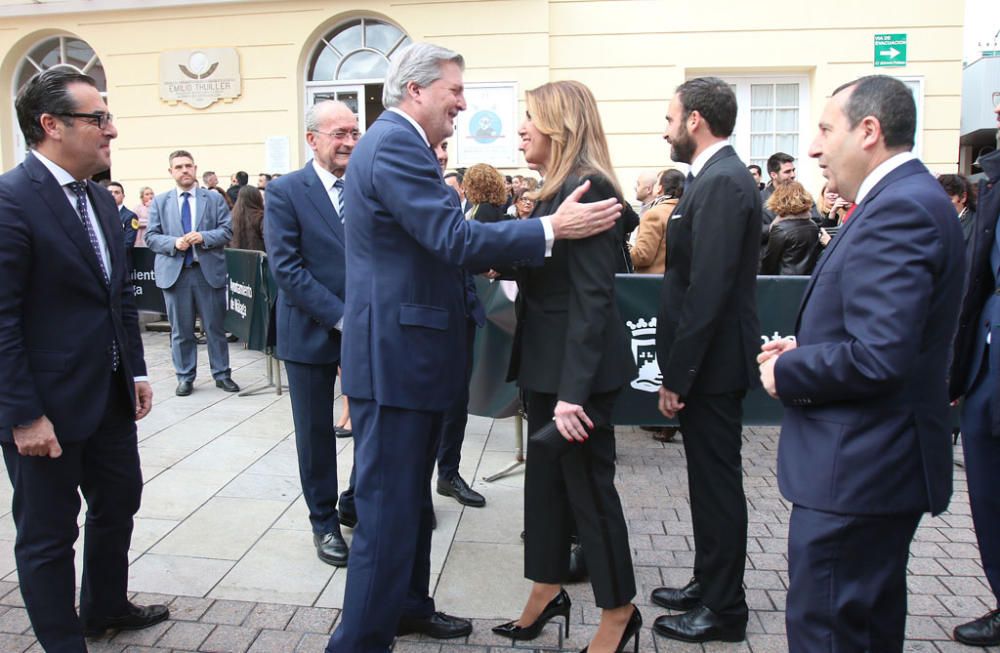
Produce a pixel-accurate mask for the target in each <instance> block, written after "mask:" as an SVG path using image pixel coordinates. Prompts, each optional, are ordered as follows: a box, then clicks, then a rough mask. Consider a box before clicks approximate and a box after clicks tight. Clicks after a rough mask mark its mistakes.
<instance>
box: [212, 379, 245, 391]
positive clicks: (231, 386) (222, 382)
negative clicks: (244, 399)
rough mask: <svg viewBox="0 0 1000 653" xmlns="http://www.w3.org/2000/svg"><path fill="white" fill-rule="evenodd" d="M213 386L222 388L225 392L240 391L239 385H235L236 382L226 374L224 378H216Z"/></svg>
mask: <svg viewBox="0 0 1000 653" xmlns="http://www.w3.org/2000/svg"><path fill="white" fill-rule="evenodd" d="M215 387H216V388H222V389H223V390H225V391H226V392H239V391H240V386H238V385H236V382H235V381H233V380H232V379H231V378H229V377H228V376H227V377H226V378H224V379H218V380H216V382H215Z"/></svg>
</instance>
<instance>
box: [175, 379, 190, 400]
mask: <svg viewBox="0 0 1000 653" xmlns="http://www.w3.org/2000/svg"><path fill="white" fill-rule="evenodd" d="M192 390H194V383H192V382H190V381H181V382H180V383H178V384H177V389H176V390H174V394H175V395H177V396H178V397H186V396H188V395H189V394H191V391H192Z"/></svg>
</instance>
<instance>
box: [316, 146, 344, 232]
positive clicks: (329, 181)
mask: <svg viewBox="0 0 1000 653" xmlns="http://www.w3.org/2000/svg"><path fill="white" fill-rule="evenodd" d="M312 167H313V170H314V171H315V172H316V176H317V177H319V181H320V183H321V184H323V188H325V189H326V194H327V195H328V196H329V197H330V204H331V205H333V209H334V211H336V210H337V206H338V201H339V200H340V189H339V188H337V187H336V186H334V184H335V183H336V182H337V180H338V179H343V180H344V182H345V183H346V182H347V175H346V174H345V175H344V176H343V177H338V176H337V175H335V174H333V173H332V172H330V171H329V170H327V169H326V168H324V167H323V166H321V165H320V164H318V163H316V159H313V160H312ZM337 217H338V218H340V221H341V222H343V221H344V216H342V215H340V213H339V212H338V213H337Z"/></svg>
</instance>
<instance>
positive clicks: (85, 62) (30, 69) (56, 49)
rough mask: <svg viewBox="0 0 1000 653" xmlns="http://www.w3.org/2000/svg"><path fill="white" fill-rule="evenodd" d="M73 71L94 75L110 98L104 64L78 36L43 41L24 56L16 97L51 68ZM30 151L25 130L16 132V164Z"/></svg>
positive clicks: (16, 75)
mask: <svg viewBox="0 0 1000 653" xmlns="http://www.w3.org/2000/svg"><path fill="white" fill-rule="evenodd" d="M59 67H64V68H69V69H71V70H75V71H77V72H81V73H84V74H86V75H90V76H91V77H93V78H94V81H95V82H97V90H98V91H100V92H101V97H104V98H106V97H107V95H108V80H107V77H105V75H104V66H103V65H102V64H101V60H100V59H99V58H98V56H97V54H96V53H95V52H94V48H92V47H90V46H89V45H88V44H87V42H86V41H82V40H80V39H78V38H76V37H75V36H52V37H48V38H46V39H43V40H42V41H40V42H39V43H37V44H36V45H35V46H34V47H33V48H31V49H30V50H29V51H28V54H26V55H24V58H23V59H21V61H20V62H19V63H18V65H17V68H16V69H15V71H14V95H15V96H16V95H17V92H18V91H20V90H21V88H22V87H23V86H24V85H25V84H27V83H28V80H29V79H31V78H32V76H34V75H35V74H36V73H40V72H42V71H43V70H48V69H50V68H59ZM27 150H28V148H27V145H26V144H25V142H24V135H23V134H21V130H20V129H18V128H16V127H15V129H14V163H20V162H21V161H23V160H24V155H25V153H26V152H27Z"/></svg>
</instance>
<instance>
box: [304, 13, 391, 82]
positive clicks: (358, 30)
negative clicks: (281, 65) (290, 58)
mask: <svg viewBox="0 0 1000 653" xmlns="http://www.w3.org/2000/svg"><path fill="white" fill-rule="evenodd" d="M409 43H410V37H409V36H407V35H406V33H404V32H403V31H402V30H400V29H399V28H398V27H396V26H395V25H390V24H389V23H384V22H381V21H378V20H374V19H371V18H359V19H357V20H352V21H350V22H347V23H342V24H341V25H338V26H337V27H336V29H334V30H333V31H332V32H330V33H329V34H327V35H326V36H324V37H323V38H322V39H320V42H319V44H318V45H317V47H316V51H315V52H314V53H313V56H312V58H311V59H310V61H309V77H308V80H309V81H310V82H334V81H353V80H369V81H371V80H382V79H383V78H385V73H386V70H387V69H388V68H389V60H390V59H392V57H393V56H394V55H395V54H396V53H398V52H399V51H400V50H402V49H403V48H404V47H405V46H406V45H408V44H409Z"/></svg>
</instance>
